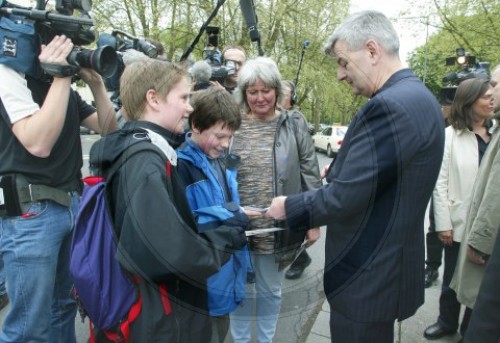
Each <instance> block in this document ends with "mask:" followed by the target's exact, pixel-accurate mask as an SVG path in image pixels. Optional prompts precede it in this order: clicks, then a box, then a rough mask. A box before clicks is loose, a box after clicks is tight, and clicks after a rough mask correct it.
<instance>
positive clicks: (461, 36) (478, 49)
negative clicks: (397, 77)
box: [409, 0, 500, 96]
mask: <svg viewBox="0 0 500 343" xmlns="http://www.w3.org/2000/svg"><path fill="white" fill-rule="evenodd" d="M433 5H434V10H435V13H436V15H437V16H438V18H439V21H440V26H439V29H438V30H437V32H436V33H435V34H433V35H432V36H430V37H429V39H428V41H427V44H426V45H424V46H420V47H418V48H417V49H415V50H414V51H413V53H412V54H411V56H410V59H409V65H410V67H411V68H412V69H413V70H414V71H415V73H416V74H417V75H418V76H419V77H421V78H422V79H425V80H426V82H425V83H426V85H427V86H428V87H429V88H430V89H431V90H432V92H433V93H434V94H435V95H436V96H439V92H440V89H441V88H442V87H446V86H448V85H447V84H445V83H443V81H442V79H443V77H444V76H445V75H447V74H449V73H450V72H455V71H459V70H460V67H459V66H458V65H454V66H446V65H445V59H446V58H447V57H453V56H455V54H456V49H457V48H458V47H462V48H464V49H465V50H466V51H467V52H468V53H470V55H473V56H475V57H476V60H477V61H480V62H489V63H490V66H491V67H492V68H493V67H495V66H496V65H497V64H499V63H500V22H499V21H498V18H499V16H500V1H498V0H453V1H447V0H433Z"/></svg>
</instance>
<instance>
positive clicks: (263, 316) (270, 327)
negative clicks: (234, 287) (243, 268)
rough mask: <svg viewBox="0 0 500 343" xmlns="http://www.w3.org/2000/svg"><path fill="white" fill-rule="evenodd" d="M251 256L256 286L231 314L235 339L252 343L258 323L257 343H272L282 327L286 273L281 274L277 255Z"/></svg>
mask: <svg viewBox="0 0 500 343" xmlns="http://www.w3.org/2000/svg"><path fill="white" fill-rule="evenodd" d="M250 254H251V256H252V262H253V267H254V271H255V283H252V284H247V290H246V294H245V300H243V302H242V303H241V304H240V306H238V308H237V309H236V310H235V311H233V312H232V313H231V314H230V315H229V317H230V324H229V326H230V329H231V336H232V337H233V341H234V343H250V342H251V338H252V323H253V321H256V326H257V342H258V343H271V342H272V341H273V337H274V334H275V333H276V325H277V324H278V317H279V313H280V307H281V286H282V283H283V276H284V272H283V271H278V264H277V263H276V261H275V256H274V255H263V254H259V253H255V252H250ZM254 307H255V311H254ZM254 313H255V314H256V315H255V317H254V315H253V314H254Z"/></svg>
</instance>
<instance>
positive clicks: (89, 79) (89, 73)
mask: <svg viewBox="0 0 500 343" xmlns="http://www.w3.org/2000/svg"><path fill="white" fill-rule="evenodd" d="M78 75H79V76H80V78H81V79H82V80H83V82H85V83H86V84H88V85H89V86H91V87H92V86H95V85H100V84H103V85H104V83H103V81H102V78H101V75H99V73H98V72H96V71H95V70H93V69H90V68H80V71H79V72H78Z"/></svg>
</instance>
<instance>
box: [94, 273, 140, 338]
mask: <svg viewBox="0 0 500 343" xmlns="http://www.w3.org/2000/svg"><path fill="white" fill-rule="evenodd" d="M132 277H133V279H134V281H135V282H136V283H137V284H138V283H139V282H140V279H139V278H138V277H136V276H135V275H132ZM141 309H142V296H141V293H140V292H139V291H138V293H137V301H136V302H135V304H134V305H132V307H131V308H130V311H129V313H128V316H127V319H125V320H123V321H121V322H120V325H119V330H118V332H112V331H105V330H103V332H104V334H105V335H106V338H107V339H109V340H110V341H112V342H115V343H122V342H124V343H129V342H130V325H131V324H132V323H133V322H134V321H135V320H136V319H137V317H138V316H139V314H140V313H141ZM91 343H92V342H91Z"/></svg>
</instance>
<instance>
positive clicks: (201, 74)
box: [191, 61, 212, 82]
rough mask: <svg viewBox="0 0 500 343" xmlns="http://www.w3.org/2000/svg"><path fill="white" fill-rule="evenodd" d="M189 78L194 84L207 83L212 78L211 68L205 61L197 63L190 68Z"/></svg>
mask: <svg viewBox="0 0 500 343" xmlns="http://www.w3.org/2000/svg"><path fill="white" fill-rule="evenodd" d="M191 76H192V77H193V79H194V81H196V82H208V81H210V78H211V77H212V67H211V66H210V64H208V62H207V61H198V62H196V63H195V64H193V66H192V67H191Z"/></svg>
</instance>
